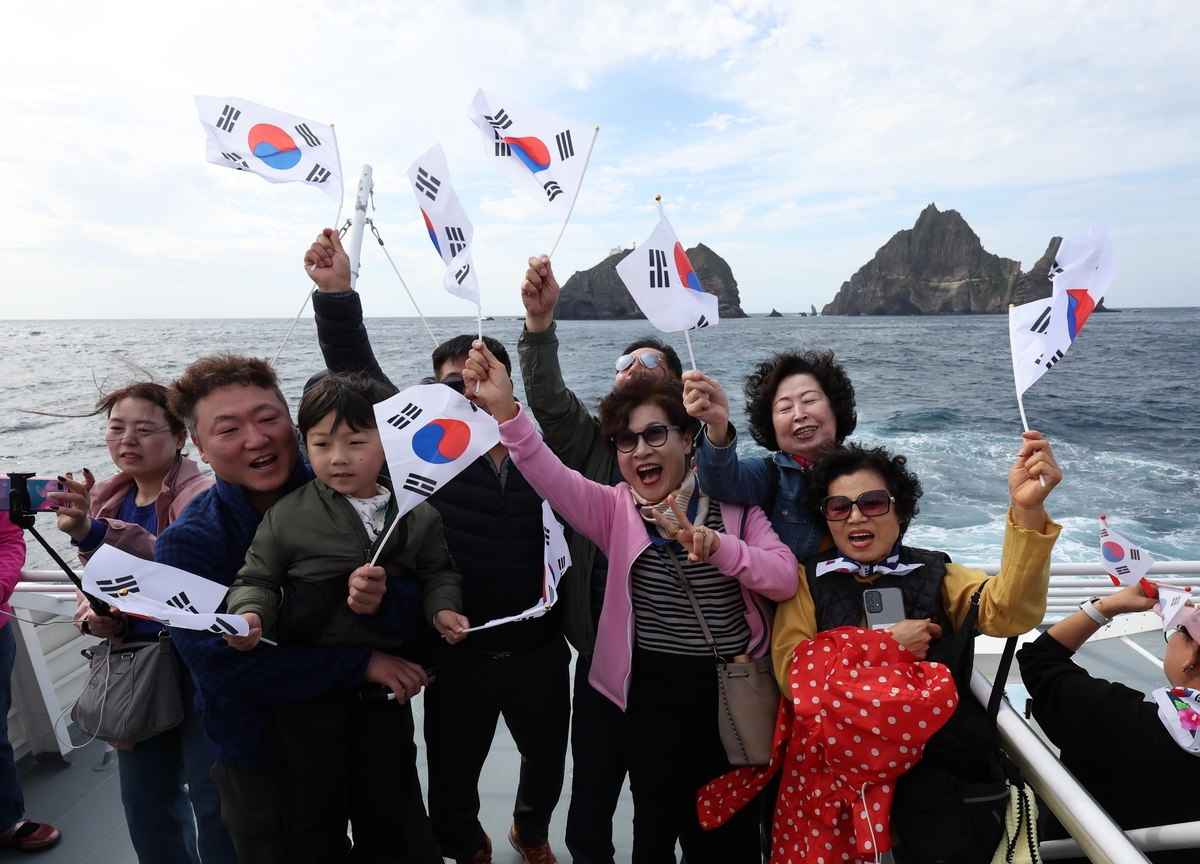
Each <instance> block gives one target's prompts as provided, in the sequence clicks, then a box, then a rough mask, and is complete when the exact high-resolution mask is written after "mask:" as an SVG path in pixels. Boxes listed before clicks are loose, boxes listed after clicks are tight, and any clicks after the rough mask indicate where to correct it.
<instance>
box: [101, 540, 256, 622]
mask: <svg viewBox="0 0 1200 864" xmlns="http://www.w3.org/2000/svg"><path fill="white" fill-rule="evenodd" d="M81 581H82V582H83V590H84V591H86V592H87V593H88V594H92V595H94V596H96V597H100V598H103V599H104V600H105V602H107V603H108V604H109V605H111V606H115V607H116V608H118V609H120V610H121V611H122V612H126V613H128V614H130V615H140V616H141V617H143V618H153V619H154V620H156V621H161V622H163V623H164V624H168V625H170V626H171V627H180V628H182V629H184V630H208V631H210V632H212V633H219V634H222V635H224V634H229V635H231V636H246V635H249V633H250V625H249V623H248V622H247V621H246V619H245V618H243V617H242V616H241V615H229V614H226V613H223V612H222V613H219V614H218V613H217V612H216V610H217V609H218V608H219V607H220V605H221V604H222V603H223V602H224V600H225V592H226V591H227V590H228V589H226V587H225V586H224V585H221V584H220V583H218V582H213V581H212V580H211V579H204V578H202V577H200V576H197V575H196V574H194V573H189V572H187V571H186V570H180V569H178V568H176V567H169V566H167V565H166V564H156V563H155V562H153V561H147V560H145V559H144V558H138V557H136V556H134V555H130V554H129V553H128V552H122V551H121V550H120V549H117V548H115V547H113V546H101V547H100V548H99V549H97V550H96V554H95V555H93V556H92V558H91V560H90V561H88V563H87V566H86V567H84V569H83V578H82V580H81Z"/></svg>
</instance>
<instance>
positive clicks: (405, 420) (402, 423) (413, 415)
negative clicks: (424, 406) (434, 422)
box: [387, 402, 421, 429]
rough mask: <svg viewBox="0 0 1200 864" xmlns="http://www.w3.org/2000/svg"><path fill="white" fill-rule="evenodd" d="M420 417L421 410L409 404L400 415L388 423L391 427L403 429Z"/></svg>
mask: <svg viewBox="0 0 1200 864" xmlns="http://www.w3.org/2000/svg"><path fill="white" fill-rule="evenodd" d="M420 416H421V409H420V408H418V407H417V406H416V405H414V404H413V403H411V402H409V403H408V404H407V405H405V406H404V407H403V408H402V409H401V410H400V413H399V414H395V415H393V416H391V417H389V418H388V421H387V422H388V425H389V426H395V427H396V428H397V429H403V428H405V427H406V426H408V424H409V423H412V421H414V420H416V419H417V418H418V417H420Z"/></svg>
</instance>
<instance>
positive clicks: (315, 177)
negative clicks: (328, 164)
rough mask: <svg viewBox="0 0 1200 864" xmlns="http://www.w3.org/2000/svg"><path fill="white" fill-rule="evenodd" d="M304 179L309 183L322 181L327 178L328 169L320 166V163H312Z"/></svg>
mask: <svg viewBox="0 0 1200 864" xmlns="http://www.w3.org/2000/svg"><path fill="white" fill-rule="evenodd" d="M304 179H305V180H306V181H308V182H309V183H324V182H325V181H326V180H328V179H329V169H328V168H322V167H321V166H320V165H313V167H312V170H311V171H309V172H308V176H307V177H305V178H304Z"/></svg>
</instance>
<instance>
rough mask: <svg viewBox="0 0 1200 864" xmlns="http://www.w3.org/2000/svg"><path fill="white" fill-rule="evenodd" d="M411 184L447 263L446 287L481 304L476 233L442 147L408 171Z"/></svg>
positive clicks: (434, 148) (435, 147) (432, 238)
mask: <svg viewBox="0 0 1200 864" xmlns="http://www.w3.org/2000/svg"><path fill="white" fill-rule="evenodd" d="M408 180H409V182H410V183H412V187H413V194H414V195H416V196H417V207H419V208H420V210H421V218H422V219H423V220H424V222H425V230H426V231H428V232H429V240H430V242H432V243H433V248H434V249H435V250H436V251H437V253H438V255H440V256H441V258H442V261H444V262H445V263H446V273H445V275H444V276H443V277H442V284H443V285H444V286H445V288H446V290H447V291H449V292H450V293H451V294H453V295H454V296H455V297H462V298H463V299H464V300H470V301H471V302H472V303H474V304H475V305H476V306H479V305H480V302H479V280H478V277H477V275H476V273H475V262H474V260H473V259H472V258H471V240H472V239H473V238H474V236H475V229H474V227H473V226H472V225H471V220H470V219H468V218H467V211H466V210H465V209H464V208H463V205H462V201H460V200H459V198H458V195H457V194H455V192H454V187H453V186H451V185H450V168H449V166H447V165H446V154H445V153H443V152H442V145H441V144H434V145H433V146H432V147H430V148H429V149H428V150H427V151H425V153H424V154H423V155H422V156H421V157H420V158H419V159H417V161H416V162H414V163H413V164H412V165H411V166H409V169H408Z"/></svg>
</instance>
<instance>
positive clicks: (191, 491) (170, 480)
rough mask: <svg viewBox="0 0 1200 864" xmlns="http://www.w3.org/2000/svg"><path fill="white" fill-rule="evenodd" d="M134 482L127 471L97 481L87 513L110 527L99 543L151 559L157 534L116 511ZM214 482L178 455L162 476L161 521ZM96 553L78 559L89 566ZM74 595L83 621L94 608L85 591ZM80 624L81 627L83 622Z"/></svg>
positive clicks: (157, 508)
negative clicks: (117, 516)
mask: <svg viewBox="0 0 1200 864" xmlns="http://www.w3.org/2000/svg"><path fill="white" fill-rule="evenodd" d="M134 483H135V481H134V479H133V478H132V477H131V476H129V474H127V473H125V472H124V471H122V472H120V473H119V474H117V475H115V476H113V477H109V478H108V479H107V480H102V481H101V482H99V483H97V484H96V485H95V486H94V487H93V488H92V495H91V498H92V506H91V508H90V509H89V510H88V516H89V517H91V518H92V519H99V520H100V521H102V522H104V523H105V524H106V525H107V526H108V531H107V532H106V533H105V535H104V541H103V542H102V543H101V544H100V546H115V547H116V548H118V549H120V550H121V551H122V552H128V553H129V554H130V555H136V556H137V557H138V558H145V559H146V560H152V559H153V558H154V540H155V535H154V534H151V533H150V532H149V531H147V530H146V529H145V528H143V527H142V526H141V525H132V524H130V523H128V522H122V521H121V520H120V519H117V518H116V515H117V512H118V511H119V510H120V509H121V502H122V501H124V500H125V497H126V496H127V495H129V490H130V489H132V488H133V487H134ZM212 485H213V479H212V478H211V477H205V476H204V475H203V474H201V473H200V466H198V465H197V464H196V463H195V462H193V461H192V460H191V459H187V458H185V457H183V456H176V457H175V464H174V465H172V466H171V470H170V471H168V472H167V476H166V477H164V478H163V484H162V490H161V491H160V492H159V493H158V498H157V499H156V500H155V502H154V509H155V511H156V512H157V513H158V524H159V525H160V526H162V527H163V528H166V527H167V526H168V525H170V524H171V523H172V522H174V521H175V520H176V519H178V518H179V514H180V513H182V512H183V508H185V507H187V505H188V504H189V503H190V502H191V500H192V499H193V498H195V497H196V496H197V495H199V494H200V493H201V492H203V491H205V490H206V489H208V487H209V486H212ZM96 548H97V549H99V548H100V547H99V546H97V547H96ZM95 552H96V549H93V550H92V551H91V552H84V551H82V550H81V551H80V552H79V560H80V561H82V562H83V563H84V564H85V565H86V564H87V562H88V559H89V558H91V557H92V555H93V554H95ZM75 596H76V597H77V598H78V604H77V606H76V609H75V620H76V621H77V622H81V621H82V619H83V617H84V616H85V615H87V612H88V609H89V608H91V607H90V605H89V604H88V601H87V599H86V598H84V596H83V594H82V593H80V592H79V591H76V592H75ZM79 626H80V627H82V623H80V624H79Z"/></svg>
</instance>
